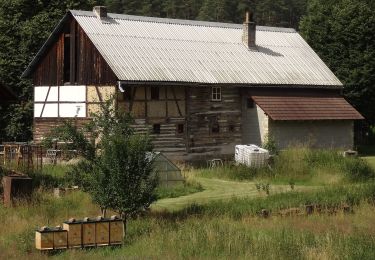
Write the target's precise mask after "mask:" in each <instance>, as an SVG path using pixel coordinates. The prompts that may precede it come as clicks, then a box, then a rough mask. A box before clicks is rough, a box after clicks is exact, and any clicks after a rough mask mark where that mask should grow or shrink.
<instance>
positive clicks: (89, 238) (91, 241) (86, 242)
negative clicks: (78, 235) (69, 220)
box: [82, 218, 95, 247]
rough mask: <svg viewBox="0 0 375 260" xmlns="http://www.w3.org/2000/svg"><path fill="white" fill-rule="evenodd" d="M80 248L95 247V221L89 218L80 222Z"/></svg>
mask: <svg viewBox="0 0 375 260" xmlns="http://www.w3.org/2000/svg"><path fill="white" fill-rule="evenodd" d="M82 246H84V247H88V246H95V221H92V220H90V219H89V218H85V219H84V220H83V221H82Z"/></svg>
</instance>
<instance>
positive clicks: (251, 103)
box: [246, 98, 255, 108]
mask: <svg viewBox="0 0 375 260" xmlns="http://www.w3.org/2000/svg"><path fill="white" fill-rule="evenodd" d="M246 106H247V108H254V106H255V105H254V100H253V99H252V98H248V99H246Z"/></svg>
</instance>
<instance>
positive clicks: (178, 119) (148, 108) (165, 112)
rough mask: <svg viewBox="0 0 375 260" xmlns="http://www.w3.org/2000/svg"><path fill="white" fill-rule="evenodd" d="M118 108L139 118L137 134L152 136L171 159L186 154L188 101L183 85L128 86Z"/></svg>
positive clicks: (155, 143)
mask: <svg viewBox="0 0 375 260" xmlns="http://www.w3.org/2000/svg"><path fill="white" fill-rule="evenodd" d="M123 89H124V93H120V92H119V93H118V104H117V105H118V109H119V110H122V111H125V112H129V113H130V114H131V115H132V116H133V118H134V119H135V120H134V121H135V123H134V125H133V127H134V128H135V130H136V132H137V133H148V134H150V136H151V137H152V139H153V144H154V148H155V150H157V151H161V152H164V153H166V154H167V155H168V156H169V157H170V158H176V159H181V158H182V157H183V156H184V155H186V141H187V138H186V98H185V91H186V90H185V87H181V86H124V87H123Z"/></svg>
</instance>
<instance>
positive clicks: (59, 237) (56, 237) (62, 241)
mask: <svg viewBox="0 0 375 260" xmlns="http://www.w3.org/2000/svg"><path fill="white" fill-rule="evenodd" d="M65 248H68V231H66V230H63V229H62V228H61V227H57V228H56V229H55V230H54V231H53V249H65Z"/></svg>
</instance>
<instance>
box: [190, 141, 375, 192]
mask: <svg viewBox="0 0 375 260" xmlns="http://www.w3.org/2000/svg"><path fill="white" fill-rule="evenodd" d="M193 174H195V175H197V176H200V177H206V178H222V179H230V180H267V181H270V182H273V183H291V182H293V183H296V184H310V185H324V184H336V183H349V182H366V181H371V180H374V179H375V169H374V168H372V167H371V166H370V165H369V163H368V162H367V161H366V160H363V159H361V158H344V157H343V156H342V155H341V154H340V153H339V152H338V151H335V150H313V149H309V148H306V147H297V148H290V149H288V150H285V151H282V152H280V153H279V155H278V156H276V157H275V159H274V162H273V163H272V164H271V165H270V167H263V168H260V169H255V168H249V167H246V166H243V165H234V164H227V165H225V166H224V167H219V168H214V169H196V170H194V172H193Z"/></svg>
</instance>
